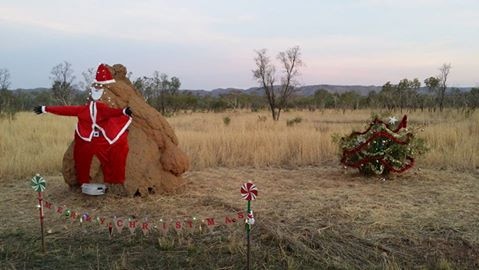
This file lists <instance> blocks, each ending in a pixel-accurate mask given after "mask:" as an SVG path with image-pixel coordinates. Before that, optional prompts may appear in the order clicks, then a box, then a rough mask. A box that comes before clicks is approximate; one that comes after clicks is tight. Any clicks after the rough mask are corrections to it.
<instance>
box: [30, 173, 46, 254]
mask: <svg viewBox="0 0 479 270" xmlns="http://www.w3.org/2000/svg"><path fill="white" fill-rule="evenodd" d="M31 185H32V188H33V190H35V191H36V192H38V206H39V207H38V209H39V210H40V230H41V234H42V251H43V253H45V237H44V233H43V196H42V193H43V191H45V189H46V187H47V182H46V181H45V179H43V177H41V176H40V174H38V173H37V174H36V175H35V176H34V177H33V178H32V180H31Z"/></svg>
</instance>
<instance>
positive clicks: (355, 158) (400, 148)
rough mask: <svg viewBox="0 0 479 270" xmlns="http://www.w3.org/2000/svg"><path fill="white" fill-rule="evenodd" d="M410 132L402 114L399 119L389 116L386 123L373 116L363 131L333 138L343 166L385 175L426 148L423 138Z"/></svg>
mask: <svg viewBox="0 0 479 270" xmlns="http://www.w3.org/2000/svg"><path fill="white" fill-rule="evenodd" d="M414 135H415V134H414V130H412V129H409V128H408V127H407V116H406V115H404V117H403V118H402V120H401V121H398V120H397V119H396V118H395V117H389V120H388V122H387V123H386V122H384V121H382V120H380V119H379V117H378V116H373V120H372V122H371V123H370V124H369V127H368V128H367V129H366V131H364V132H356V131H354V132H352V133H351V134H350V135H349V136H346V137H342V138H337V139H336V142H337V143H338V144H339V147H340V150H341V153H342V156H341V163H342V164H344V165H345V166H348V167H353V168H357V169H358V170H359V171H360V172H361V173H363V174H365V175H387V174H389V173H390V172H396V173H402V172H404V171H406V170H408V169H410V168H412V167H413V166H414V159H415V157H416V156H418V155H421V154H423V153H425V152H426V151H427V148H426V145H425V142H424V140H423V139H421V138H417V137H415V136H414Z"/></svg>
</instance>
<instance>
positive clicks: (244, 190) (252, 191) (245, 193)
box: [241, 181, 258, 270]
mask: <svg viewBox="0 0 479 270" xmlns="http://www.w3.org/2000/svg"><path fill="white" fill-rule="evenodd" d="M256 196H258V189H257V188H256V186H255V184H253V183H252V182H251V181H248V183H244V184H243V185H242V186H241V197H242V198H243V200H247V201H248V205H247V212H246V213H247V219H245V222H246V224H245V227H246V241H247V242H246V243H247V252H246V263H247V267H246V269H248V270H249V269H250V233H249V232H250V230H251V225H253V224H254V217H253V211H252V210H251V201H253V200H255V199H256Z"/></svg>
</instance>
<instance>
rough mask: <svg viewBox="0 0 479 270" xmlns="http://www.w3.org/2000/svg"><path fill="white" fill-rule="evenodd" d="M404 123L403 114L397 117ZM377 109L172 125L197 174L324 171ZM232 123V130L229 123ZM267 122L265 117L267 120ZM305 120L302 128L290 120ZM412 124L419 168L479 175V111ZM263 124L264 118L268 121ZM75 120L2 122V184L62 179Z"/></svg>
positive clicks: (200, 118) (235, 115) (192, 119)
mask: <svg viewBox="0 0 479 270" xmlns="http://www.w3.org/2000/svg"><path fill="white" fill-rule="evenodd" d="M395 115H396V116H397V117H399V116H400V114H399V113H395ZM370 116H371V111H368V110H362V111H353V112H346V113H344V114H343V113H342V112H340V111H334V110H325V111H322V112H319V111H316V112H306V111H291V112H285V113H283V114H282V118H281V120H280V121H277V122H274V121H272V120H271V118H270V115H269V113H268V112H266V111H265V112H259V113H253V112H246V111H241V112H228V113H191V114H180V115H177V116H174V117H171V118H168V121H169V122H170V124H171V125H172V126H173V128H174V129H175V132H176V135H177V136H178V139H179V141H180V147H181V148H182V149H183V150H184V151H185V152H186V153H187V154H188V156H189V157H190V159H191V163H192V169H193V170H199V169H203V168H208V167H216V166H224V167H238V166H252V167H256V168H260V167H265V166H286V167H294V166H307V165H312V166H319V165H321V164H323V163H326V162H328V163H331V162H338V148H337V146H336V145H335V144H334V143H333V142H332V140H331V137H332V135H333V134H335V133H337V134H340V135H346V134H348V133H349V132H351V131H352V130H362V129H364V128H365V126H366V122H367V121H368V120H369V119H370ZM225 117H229V118H230V119H231V121H230V123H229V125H225V123H224V121H223V119H224V118H225ZM260 117H265V118H266V121H262V120H261V119H260ZM296 117H299V118H301V119H302V121H301V122H300V123H296V124H294V125H293V126H287V125H286V121H287V120H288V119H293V118H296ZM408 117H409V120H410V124H411V125H413V126H416V127H423V129H424V131H422V132H419V133H418V136H420V137H423V138H425V139H426V141H427V142H428V144H429V145H430V148H431V151H430V152H429V153H428V154H427V155H425V156H424V157H421V158H420V159H419V160H418V165H419V166H426V167H432V168H444V169H446V168H447V169H457V170H475V169H476V168H477V167H478V166H479V157H478V149H479V136H477V135H478V134H479V113H477V112H476V113H474V114H472V115H470V116H469V117H465V116H464V115H463V114H462V113H460V112H456V111H453V110H450V111H446V112H443V113H430V112H423V113H421V112H412V113H408ZM263 119H264V118H263ZM75 122H76V119H75V118H68V117H59V116H52V115H40V116H37V115H34V114H33V113H27V112H24V113H19V114H18V115H17V120H14V121H8V120H0V178H5V177H25V176H30V175H32V174H34V173H36V172H41V173H43V174H52V173H59V172H60V170H61V160H62V157H63V154H64V152H65V150H66V149H67V147H68V144H69V143H70V142H71V140H72V139H73V132H74V128H75Z"/></svg>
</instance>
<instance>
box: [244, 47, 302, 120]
mask: <svg viewBox="0 0 479 270" xmlns="http://www.w3.org/2000/svg"><path fill="white" fill-rule="evenodd" d="M277 58H278V60H279V61H280V63H281V71H282V73H283V74H282V76H281V78H280V85H276V86H275V85H274V83H275V81H276V74H275V73H276V68H275V66H274V64H273V63H272V62H271V59H270V58H269V57H268V56H267V54H266V49H262V50H259V51H256V57H255V59H254V60H255V64H256V69H255V70H253V76H254V78H255V79H256V81H257V82H258V83H259V84H260V85H261V87H262V88H263V89H264V92H265V96H266V99H267V101H268V104H269V107H270V110H271V115H272V117H273V120H275V121H277V120H279V116H280V114H281V111H282V110H283V109H284V108H285V107H286V106H287V104H288V101H289V100H290V98H291V96H292V94H293V93H294V92H295V90H296V87H297V86H298V85H299V83H298V81H297V77H298V76H299V68H300V67H301V66H302V65H303V61H302V59H301V50H300V48H299V46H295V47H292V48H290V49H288V50H286V51H285V52H280V53H279V54H278V56H277Z"/></svg>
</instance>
